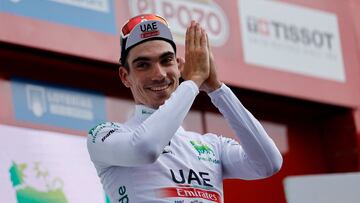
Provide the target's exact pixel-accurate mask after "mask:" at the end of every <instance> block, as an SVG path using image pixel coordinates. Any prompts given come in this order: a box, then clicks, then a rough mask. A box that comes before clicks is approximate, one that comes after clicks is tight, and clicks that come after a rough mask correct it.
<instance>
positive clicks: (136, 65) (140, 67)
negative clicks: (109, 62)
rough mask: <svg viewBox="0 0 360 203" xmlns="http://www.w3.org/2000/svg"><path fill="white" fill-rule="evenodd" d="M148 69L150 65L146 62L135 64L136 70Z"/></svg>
mask: <svg viewBox="0 0 360 203" xmlns="http://www.w3.org/2000/svg"><path fill="white" fill-rule="evenodd" d="M149 67H150V64H149V63H147V62H138V63H136V64H135V68H138V69H147V68H149Z"/></svg>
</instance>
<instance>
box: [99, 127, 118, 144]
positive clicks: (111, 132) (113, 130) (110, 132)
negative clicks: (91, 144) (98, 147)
mask: <svg viewBox="0 0 360 203" xmlns="http://www.w3.org/2000/svg"><path fill="white" fill-rule="evenodd" d="M116 131H117V129H111V130H109V132H108V133H107V134H106V135H105V136H104V137H103V138H101V141H102V142H104V141H105V140H106V138H108V137H109V136H110V135H111V134H113V133H114V132H116Z"/></svg>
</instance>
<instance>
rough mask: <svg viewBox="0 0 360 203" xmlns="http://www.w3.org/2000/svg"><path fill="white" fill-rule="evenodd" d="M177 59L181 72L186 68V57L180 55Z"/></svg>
mask: <svg viewBox="0 0 360 203" xmlns="http://www.w3.org/2000/svg"><path fill="white" fill-rule="evenodd" d="M176 61H177V63H178V69H179V71H180V73H181V72H182V71H183V70H184V66H185V59H184V58H182V57H178V58H176Z"/></svg>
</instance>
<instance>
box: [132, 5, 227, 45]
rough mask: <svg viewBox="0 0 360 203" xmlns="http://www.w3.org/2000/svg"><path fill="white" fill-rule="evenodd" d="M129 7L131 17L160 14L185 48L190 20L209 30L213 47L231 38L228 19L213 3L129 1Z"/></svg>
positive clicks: (176, 39)
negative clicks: (143, 14)
mask: <svg viewBox="0 0 360 203" xmlns="http://www.w3.org/2000/svg"><path fill="white" fill-rule="evenodd" d="M128 4H129V8H130V15H131V16H135V15H139V14H141V13H157V14H159V15H161V16H163V17H164V18H166V19H167V20H168V22H169V24H170V27H171V30H172V32H173V35H174V38H175V41H176V43H178V44H181V45H184V43H185V40H184V39H185V32H186V29H187V27H188V26H189V25H190V22H191V20H196V21H197V22H199V23H200V24H201V25H202V26H203V27H204V28H205V29H206V30H207V33H208V35H209V38H210V40H211V42H212V45H213V46H222V45H224V44H225V43H226V42H227V40H228V38H229V20H228V18H227V16H226V15H225V12H224V10H223V9H222V8H221V7H220V6H219V5H218V4H217V3H216V2H214V1H213V0H207V1H195V0H185V1H184V0H156V1H154V0H128Z"/></svg>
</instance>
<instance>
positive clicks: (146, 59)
mask: <svg viewBox="0 0 360 203" xmlns="http://www.w3.org/2000/svg"><path fill="white" fill-rule="evenodd" d="M170 56H171V57H174V56H175V53H174V52H171V51H167V52H164V53H162V54H161V55H160V56H159V59H160V60H161V59H163V58H166V57H170ZM150 60H151V58H150V57H146V56H139V57H137V58H135V59H134V60H133V61H132V62H131V63H132V64H134V63H136V62H138V61H150Z"/></svg>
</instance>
